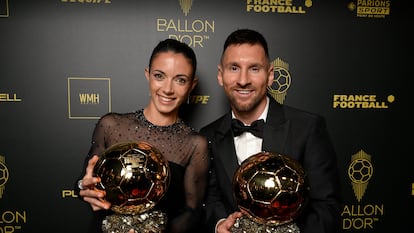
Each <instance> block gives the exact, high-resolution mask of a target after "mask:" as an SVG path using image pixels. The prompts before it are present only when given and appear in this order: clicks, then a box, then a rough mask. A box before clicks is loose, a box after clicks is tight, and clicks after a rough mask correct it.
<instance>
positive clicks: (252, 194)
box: [233, 152, 310, 226]
mask: <svg viewBox="0 0 414 233" xmlns="http://www.w3.org/2000/svg"><path fill="white" fill-rule="evenodd" d="M309 190H310V187H309V183H308V181H307V178H306V174H305V171H304V169H303V168H302V166H301V165H300V164H299V163H298V162H297V161H296V160H294V159H292V158H290V157H288V156H285V155H282V154H277V153H271V152H259V153H257V154H254V155H252V156H250V157H249V158H247V159H246V160H245V161H243V162H242V164H241V165H240V166H239V167H238V169H237V170H236V172H235V174H234V177H233V192H234V193H233V194H234V197H235V199H236V202H237V204H238V207H239V208H240V211H241V212H242V213H244V214H245V215H247V217H248V218H250V219H251V220H253V221H254V222H257V223H260V224H266V225H273V226H278V225H282V224H285V223H288V222H291V221H293V220H294V219H296V218H297V217H298V216H299V215H300V213H301V212H302V211H303V208H304V206H305V205H306V202H307V201H308V193H309Z"/></svg>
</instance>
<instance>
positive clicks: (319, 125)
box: [200, 98, 340, 233]
mask: <svg viewBox="0 0 414 233" xmlns="http://www.w3.org/2000/svg"><path fill="white" fill-rule="evenodd" d="M269 100H270V103H269V111H268V115H267V118H266V126H265V130H264V137H263V145H262V150H263V151H270V152H274V153H280V154H283V155H287V156H290V157H292V158H294V159H296V160H297V161H299V162H300V163H301V164H302V166H303V168H304V169H305V171H306V172H307V175H308V178H309V184H310V187H311V190H310V199H309V202H308V204H307V206H306V208H305V210H304V212H302V214H301V216H300V217H299V218H298V219H297V220H296V223H297V224H298V226H299V228H300V231H301V233H336V232H339V229H340V228H339V227H340V225H339V224H340V221H339V219H340V218H339V204H340V194H339V192H340V184H339V182H340V181H339V175H338V168H337V159H336V153H335V150H334V148H333V145H332V142H331V139H330V137H329V134H328V132H327V128H326V123H325V120H324V118H323V117H321V116H319V115H316V114H312V113H309V112H305V111H302V110H299V109H295V108H292V107H289V106H286V105H281V104H279V103H278V102H276V101H275V100H274V99H272V98H269ZM231 118H232V115H231V112H230V111H229V112H228V113H226V114H225V115H223V116H222V117H220V118H219V119H217V120H215V121H214V122H212V123H210V124H209V125H207V126H205V127H203V128H202V129H201V130H200V132H201V134H203V135H205V136H206V137H207V139H208V141H209V150H210V155H211V159H212V163H211V165H212V168H211V177H210V182H209V188H208V192H207V197H206V224H207V226H206V227H205V230H207V232H211V233H213V232H214V228H215V224H216V223H217V221H218V220H219V219H220V218H225V217H227V216H228V215H229V214H230V213H232V212H234V211H236V210H238V207H237V205H236V202H235V199H234V197H233V190H232V180H233V175H234V173H235V171H236V169H237V167H238V166H239V164H238V162H237V156H236V152H235V147H234V139H233V133H232V130H231Z"/></svg>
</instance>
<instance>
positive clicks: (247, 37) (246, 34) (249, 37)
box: [222, 28, 269, 59]
mask: <svg viewBox="0 0 414 233" xmlns="http://www.w3.org/2000/svg"><path fill="white" fill-rule="evenodd" d="M240 44H250V45H255V44H259V45H261V46H262V47H263V49H264V51H265V55H266V57H267V58H268V59H269V49H268V46H267V42H266V39H265V38H264V36H263V35H262V34H261V33H259V32H257V31H255V30H251V29H247V28H246V29H238V30H236V31H234V32H232V33H231V34H230V35H229V36H228V37H227V39H226V41H225V42H224V47H223V53H222V55H223V54H224V52H225V51H226V49H227V47H229V46H230V45H240Z"/></svg>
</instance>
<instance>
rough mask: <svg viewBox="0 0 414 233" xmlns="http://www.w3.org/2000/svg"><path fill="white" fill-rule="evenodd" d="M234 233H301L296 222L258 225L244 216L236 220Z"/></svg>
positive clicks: (232, 230)
mask: <svg viewBox="0 0 414 233" xmlns="http://www.w3.org/2000/svg"><path fill="white" fill-rule="evenodd" d="M231 232H232V233H250V232H257V233H300V230H299V227H298V226H297V225H296V224H295V223H294V222H288V223H285V224H282V225H278V226H274V225H266V224H261V223H257V222H255V221H252V220H250V219H249V218H247V217H245V216H242V217H241V218H238V219H237V220H236V223H235V224H234V226H233V227H232V228H231Z"/></svg>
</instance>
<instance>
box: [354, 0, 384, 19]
mask: <svg viewBox="0 0 414 233" xmlns="http://www.w3.org/2000/svg"><path fill="white" fill-rule="evenodd" d="M348 9H349V10H350V11H355V12H356V16H357V17H362V18H385V17H386V16H388V15H389V14H390V12H391V1H390V0H375V1H373V0H357V1H356V3H355V2H350V3H349V4H348Z"/></svg>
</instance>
